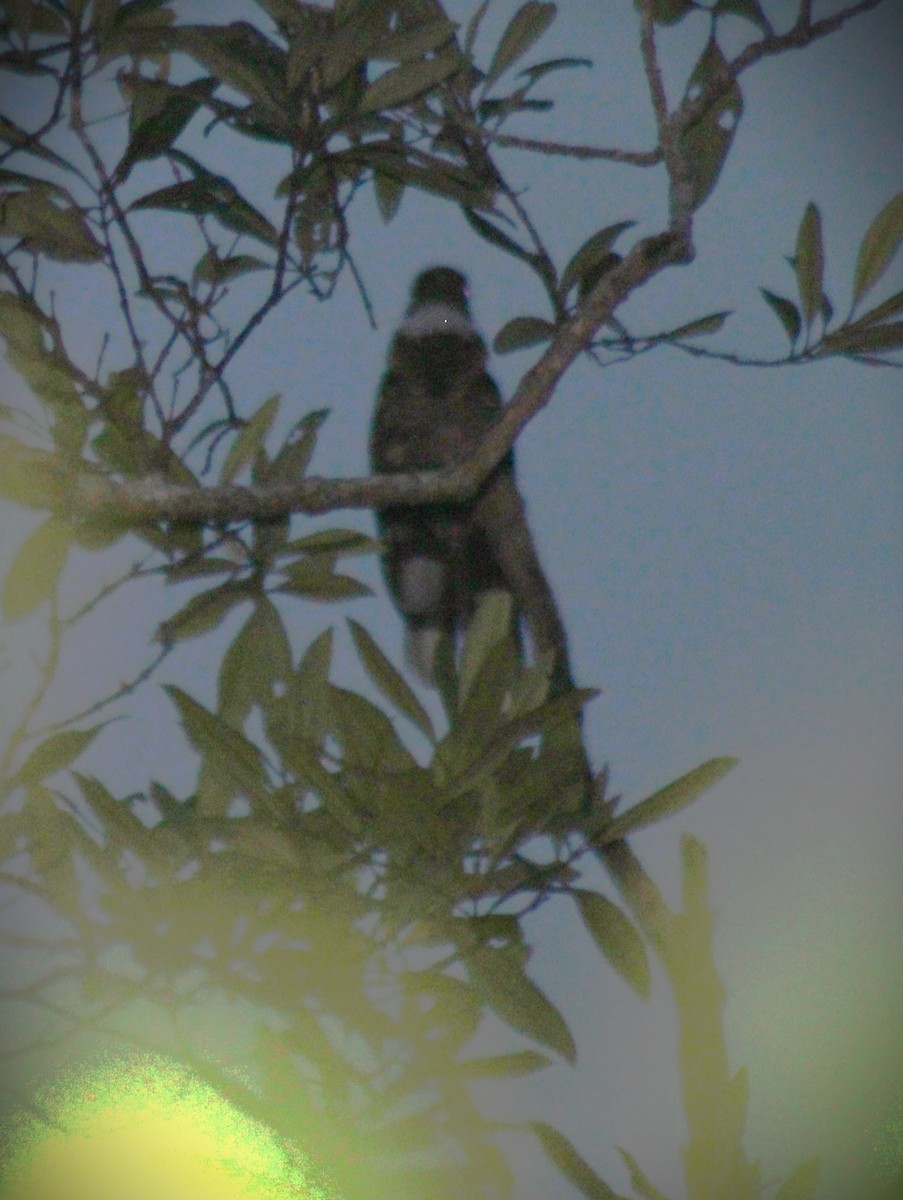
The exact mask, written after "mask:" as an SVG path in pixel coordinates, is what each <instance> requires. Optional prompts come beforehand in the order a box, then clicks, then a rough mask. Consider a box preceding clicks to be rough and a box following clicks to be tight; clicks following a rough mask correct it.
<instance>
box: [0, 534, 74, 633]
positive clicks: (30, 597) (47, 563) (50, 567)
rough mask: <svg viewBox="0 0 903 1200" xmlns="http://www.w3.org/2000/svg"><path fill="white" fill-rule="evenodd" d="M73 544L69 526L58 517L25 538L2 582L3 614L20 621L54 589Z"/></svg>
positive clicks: (5, 616)
mask: <svg viewBox="0 0 903 1200" xmlns="http://www.w3.org/2000/svg"><path fill="white" fill-rule="evenodd" d="M71 544H72V530H71V528H70V526H69V525H68V524H66V523H64V522H63V521H59V520H57V519H56V517H51V518H50V519H49V520H47V521H45V522H44V523H43V525H39V526H38V528H37V529H36V530H35V531H34V533H32V534H31V535H30V537H28V538H27V539H26V541H25V542H24V543H23V545H22V547H21V548H20V550H19V552H18V554H17V555H16V557H15V558H14V559H13V562H12V566H11V567H10V568H9V572H8V573H7V576H6V579H5V580H4V583H3V616H4V618H5V619H6V620H7V621H18V620H19V619H20V618H21V617H25V616H28V614H29V613H30V612H34V610H35V609H36V608H37V607H38V605H39V604H41V603H43V601H44V600H47V599H48V598H49V597H50V596H51V595H52V594H53V592H54V590H55V588H56V585H57V583H58V581H59V578H60V575H61V574H62V570H63V567H64V566H65V565H66V558H67V555H68V553H69V547H70V545H71Z"/></svg>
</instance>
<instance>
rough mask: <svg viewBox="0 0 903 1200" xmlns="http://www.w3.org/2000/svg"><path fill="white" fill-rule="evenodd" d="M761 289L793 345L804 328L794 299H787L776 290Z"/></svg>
mask: <svg viewBox="0 0 903 1200" xmlns="http://www.w3.org/2000/svg"><path fill="white" fill-rule="evenodd" d="M759 291H760V292H761V293H762V295H763V297H764V299H765V301H766V303H767V304H768V306H769V307H770V308H771V311H772V312H773V313H774V314H775V315H776V316H777V318H778V320H779V321H780V322H781V324H782V325H783V326H784V332H785V333H786V334H787V337H788V338H789V340H790V345H791V347H793V345H794V343H795V342H796V339H797V338H798V337H799V335H800V330H801V329H802V328H803V321H802V318H801V317H800V311H799V309H798V308H797V307H796V305H795V304H794V303H793V302H792V301H790V300H786V299H785V298H784V297H783V296H778V295H776V294H775V293H774V292H770V291H769V290H768V289H767V288H759Z"/></svg>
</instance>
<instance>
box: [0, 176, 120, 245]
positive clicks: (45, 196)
mask: <svg viewBox="0 0 903 1200" xmlns="http://www.w3.org/2000/svg"><path fill="white" fill-rule="evenodd" d="M0 234H2V235H3V236H5V237H18V238H21V239H22V243H23V247H24V248H25V249H27V250H30V251H32V252H33V253H35V254H46V256H47V257H48V258H54V259H57V260H58V261H59V262H85V263H91V262H98V261H99V260H100V259H102V258H103V256H104V251H103V248H102V247H101V246H100V244H99V243H98V242H97V241H96V240H95V238H94V235H93V234H92V233H91V230H90V228H89V226H88V223H87V221H86V220H85V218H84V216H83V214H82V212H81V211H80V209H78V208H76V207H74V206H69V207H66V208H60V207H58V205H57V204H56V203H55V202H54V200H53V199H52V198H51V195H50V189H49V188H47V187H42V186H35V187H32V188H29V189H28V190H27V191H24V192H19V193H18V194H17V195H15V196H9V195H7V196H6V197H5V198H4V199H3V203H2V205H0Z"/></svg>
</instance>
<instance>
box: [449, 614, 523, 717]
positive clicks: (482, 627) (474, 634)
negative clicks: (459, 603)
mask: <svg viewBox="0 0 903 1200" xmlns="http://www.w3.org/2000/svg"><path fill="white" fill-rule="evenodd" d="M513 608H514V602H513V600H512V597H511V593H510V592H502V591H492V592H486V593H485V594H484V595H483V596H482V597H481V599H480V603H479V605H478V607H477V611H476V612H475V613H474V615H473V617H472V619H471V621H470V623H469V624H468V626H467V636H466V637H465V639H464V646H463V649H462V651H461V666H460V669H459V674H458V700H459V703H463V701H464V698H465V697H466V696H467V694H468V692H469V691H470V688H471V686H472V684H473V681H474V680H475V679H476V677H477V675H478V674H479V673H480V670H481V668H482V666H483V664H484V663H485V662H486V660H487V658H488V657H489V655H490V654H491V653H492V651H493V650H494V649H495V647H496V646H497V645H498V644H499V642H502V641H504V639H505V638H506V637H507V636H508V635H509V633H510V632H511V623H512V613H513Z"/></svg>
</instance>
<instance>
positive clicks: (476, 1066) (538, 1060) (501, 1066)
mask: <svg viewBox="0 0 903 1200" xmlns="http://www.w3.org/2000/svg"><path fill="white" fill-rule="evenodd" d="M551 1065H552V1059H551V1058H549V1057H548V1056H547V1055H545V1054H540V1052H539V1051H538V1050H518V1051H515V1052H514V1053H513V1054H496V1055H494V1056H493V1057H491V1058H465V1059H464V1060H463V1061H462V1062H461V1070H462V1071H463V1073H464V1074H465V1075H466V1076H467V1078H468V1079H497V1078H506V1079H507V1078H511V1077H512V1076H515V1077H516V1076H519V1075H532V1074H533V1073H534V1071H541V1070H542V1069H543V1068H544V1067H548V1066H551Z"/></svg>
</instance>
